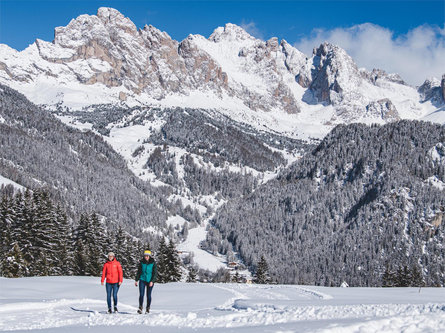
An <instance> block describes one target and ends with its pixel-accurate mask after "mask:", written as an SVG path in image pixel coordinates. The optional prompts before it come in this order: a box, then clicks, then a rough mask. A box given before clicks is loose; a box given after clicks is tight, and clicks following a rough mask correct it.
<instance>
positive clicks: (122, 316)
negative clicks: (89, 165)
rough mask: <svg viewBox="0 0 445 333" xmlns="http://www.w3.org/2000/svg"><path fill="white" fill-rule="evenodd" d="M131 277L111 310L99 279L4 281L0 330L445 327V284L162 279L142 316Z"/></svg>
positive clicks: (420, 329)
mask: <svg viewBox="0 0 445 333" xmlns="http://www.w3.org/2000/svg"><path fill="white" fill-rule="evenodd" d="M137 298H138V288H136V287H135V286H134V284H133V281H131V280H125V281H124V284H123V285H122V287H121V289H120V291H119V310H120V311H121V312H123V313H119V314H111V315H109V314H105V313H104V312H105V310H106V301H105V288H104V287H103V286H101V285H100V279H99V278H94V277H36V278H20V279H6V278H1V279H0V331H14V332H21V331H27V332H29V330H38V331H39V332H98V333H102V332H104V333H105V332H106V333H110V332H130V331H131V332H161V333H163V332H186V333H188V332H245V333H250V332H276V333H278V332H280V333H284V332H286V333H290V332H342V333H343V332H444V331H445V291H444V289H443V288H423V289H421V290H420V292H419V289H418V288H325V287H312V286H296V285H274V286H270V285H245V284H198V283H196V284H186V283H171V284H164V285H161V284H156V285H155V288H154V289H153V302H152V311H151V313H150V314H149V315H145V314H143V315H138V314H136V306H137Z"/></svg>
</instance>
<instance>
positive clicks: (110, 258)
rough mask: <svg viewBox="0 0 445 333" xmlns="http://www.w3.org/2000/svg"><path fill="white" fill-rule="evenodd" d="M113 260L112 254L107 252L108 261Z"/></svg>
mask: <svg viewBox="0 0 445 333" xmlns="http://www.w3.org/2000/svg"><path fill="white" fill-rule="evenodd" d="M113 259H114V253H113V252H108V260H110V261H113Z"/></svg>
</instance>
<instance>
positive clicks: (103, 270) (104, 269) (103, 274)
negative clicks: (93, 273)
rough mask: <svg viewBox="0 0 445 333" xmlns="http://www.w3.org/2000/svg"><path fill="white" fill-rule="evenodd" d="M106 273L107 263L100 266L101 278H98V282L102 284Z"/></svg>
mask: <svg viewBox="0 0 445 333" xmlns="http://www.w3.org/2000/svg"><path fill="white" fill-rule="evenodd" d="M106 275H107V263H105V264H104V267H103V268H102V279H101V280H100V284H101V285H103V284H104V281H105V276H106Z"/></svg>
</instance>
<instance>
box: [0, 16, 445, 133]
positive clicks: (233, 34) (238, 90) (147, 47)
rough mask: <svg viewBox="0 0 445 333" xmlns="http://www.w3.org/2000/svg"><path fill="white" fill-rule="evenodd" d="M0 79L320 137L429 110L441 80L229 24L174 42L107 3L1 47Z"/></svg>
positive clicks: (96, 100)
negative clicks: (208, 112)
mask: <svg viewBox="0 0 445 333" xmlns="http://www.w3.org/2000/svg"><path fill="white" fill-rule="evenodd" d="M0 82H1V83H4V84H6V85H9V86H11V87H12V88H14V89H17V90H18V91H20V92H22V93H24V94H25V95H26V96H27V97H28V98H29V99H30V100H31V101H33V102H35V103H37V104H46V105H51V106H53V107H55V106H56V105H58V106H60V105H63V106H68V107H70V108H74V109H80V108H82V107H85V106H89V105H92V104H104V103H111V104H122V105H127V106H129V107H131V106H135V105H159V106H166V107H167V106H168V107H171V106H181V107H184V106H188V107H207V108H209V109H210V108H213V109H217V110H220V111H223V112H224V113H226V114H229V115H232V116H233V117H239V116H238V115H240V114H241V116H240V117H239V118H240V119H241V120H243V121H245V122H247V123H249V122H251V118H256V119H257V120H258V122H259V126H260V127H263V128H265V129H270V130H275V131H276V130H277V129H278V130H279V131H280V132H282V133H285V132H286V133H287V134H289V135H292V136H300V137H305V136H307V133H306V134H305V133H302V132H304V131H305V128H310V127H313V126H316V127H318V128H319V130H318V131H317V133H316V134H317V135H318V136H319V137H320V136H323V135H324V133H326V131H327V130H329V128H331V126H332V125H335V124H338V123H349V122H366V123H372V122H378V123H384V122H388V121H393V120H396V119H400V118H408V119H419V118H423V117H427V116H428V115H429V114H431V113H432V112H434V111H435V110H437V108H438V107H440V106H441V105H442V104H443V91H444V85H445V83H444V82H445V80H442V81H439V80H437V79H431V80H428V81H427V82H426V83H425V84H424V85H422V87H421V89H420V88H419V91H418V90H417V89H416V88H414V87H410V86H408V85H406V84H405V83H404V82H403V80H402V79H401V78H400V77H398V76H397V75H395V74H386V73H384V72H383V71H380V70H373V71H372V72H368V71H366V70H364V69H358V68H357V66H356V64H355V63H354V61H353V59H352V58H351V57H350V56H349V55H348V54H347V53H346V52H345V51H344V50H342V49H341V48H339V47H337V46H335V45H332V44H329V43H323V44H322V45H320V46H319V47H318V48H315V49H314V52H313V54H312V55H310V56H306V55H304V54H303V53H301V52H300V51H299V50H297V49H295V48H294V47H293V46H291V45H290V44H288V43H287V42H286V41H285V40H281V41H279V40H278V39H277V38H271V39H269V40H268V41H262V40H259V39H256V38H254V37H253V36H251V35H249V34H248V33H247V32H246V31H245V30H243V29H242V28H241V27H239V26H237V25H234V24H231V23H228V24H226V25H225V26H224V27H219V28H216V29H215V31H214V32H213V33H212V34H211V36H210V37H209V38H208V39H207V38H205V37H203V36H200V35H190V36H188V37H187V38H186V39H185V40H183V41H181V42H178V41H175V40H173V39H171V37H170V36H169V35H168V34H167V33H166V32H162V31H160V30H158V29H156V28H155V27H153V26H151V25H148V26H147V25H146V26H145V27H144V28H143V29H137V27H136V26H135V24H134V23H133V22H132V21H131V20H130V19H129V18H127V17H125V16H124V15H123V14H121V13H120V12H118V11H117V10H115V9H112V8H99V10H98V12H97V15H81V16H79V17H77V18H75V19H73V20H72V21H71V22H70V23H69V24H68V25H67V26H66V27H57V28H55V38H54V41H53V42H51V43H50V42H46V41H43V40H40V39H37V40H36V42H35V43H33V44H32V45H30V46H29V47H28V48H27V49H25V50H23V51H21V52H18V51H16V50H14V49H11V48H10V47H8V46H7V45H0ZM285 115H288V116H285ZM271 118H272V119H271ZM426 119H433V120H434V121H438V122H442V119H443V117H441V116H440V115H438V114H436V115H435V116H434V117H430V118H426ZM289 127H290V133H289ZM280 128H283V129H281V130H280ZM310 131H311V132H313V131H312V130H310Z"/></svg>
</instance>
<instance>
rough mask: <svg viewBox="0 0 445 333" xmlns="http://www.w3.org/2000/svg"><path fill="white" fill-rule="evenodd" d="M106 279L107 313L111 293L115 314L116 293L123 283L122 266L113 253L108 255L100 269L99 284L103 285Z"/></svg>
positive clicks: (109, 307) (109, 311) (109, 310)
mask: <svg viewBox="0 0 445 333" xmlns="http://www.w3.org/2000/svg"><path fill="white" fill-rule="evenodd" d="M105 279H107V283H106V284H105V288H106V289H107V304H108V313H111V312H112V311H111V291H113V302H114V312H117V292H118V290H119V287H120V285H121V284H122V281H123V272H122V266H121V264H120V262H119V261H117V260H116V258H115V256H114V253H113V252H110V253H108V261H107V262H106V263H105V265H104V268H103V269H102V280H101V284H102V285H104V280H105Z"/></svg>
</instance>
